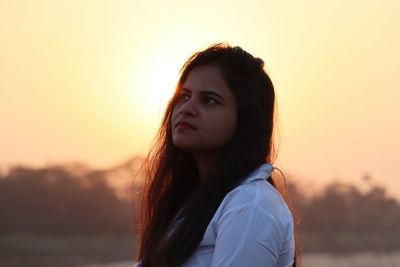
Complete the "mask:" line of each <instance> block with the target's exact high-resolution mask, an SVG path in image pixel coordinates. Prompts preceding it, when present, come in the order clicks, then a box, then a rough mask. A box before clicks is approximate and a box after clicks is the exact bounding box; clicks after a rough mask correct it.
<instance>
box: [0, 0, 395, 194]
mask: <svg viewBox="0 0 400 267" xmlns="http://www.w3.org/2000/svg"><path fill="white" fill-rule="evenodd" d="M399 14H400V2H399V1H395V0H392V1H391V0H384V1H378V0H374V1H364V0H357V1H317V0H315V1H310V0H302V1H289V0H284V1H266V0H264V1H253V0H248V1H204V0H203V1H177V0H169V1H119V0H114V1H100V0H96V1H95V0H92V1H88V0H82V1H69V0H68V1H67V0H57V1H54V0H38V1H19V0H17V1H6V0H3V1H1V0H0V125H1V130H0V167H2V168H4V169H5V168H6V167H8V166H11V165H13V164H28V165H33V166H42V165H45V164H52V163H62V162H71V161H79V162H85V163H88V164H89V165H90V166H93V167H110V166H113V165H114V164H118V163H121V162H123V161H124V160H126V159H128V158H130V157H131V156H133V155H144V154H145V152H146V151H147V149H148V148H149V144H150V143H151V140H152V138H153V136H154V134H155V131H156V129H157V126H158V124H159V121H160V119H161V115H162V111H163V108H164V107H165V103H166V102H167V101H168V97H169V96H170V93H171V91H172V89H173V87H174V84H175V82H176V80H177V78H178V71H179V69H180V67H181V65H182V63H183V62H184V60H185V59H186V58H187V57H188V56H189V55H190V54H191V53H192V52H195V51H197V50H199V49H203V48H205V47H207V46H208V45H210V44H212V43H215V42H228V43H230V44H232V45H239V46H242V47H243V48H244V49H245V50H247V51H249V52H250V53H252V54H253V55H255V56H258V57H261V58H262V59H263V60H264V61H265V63H266V70H267V72H268V73H269V74H270V76H271V78H272V80H273V82H274V85H275V89H276V94H277V101H278V114H279V133H280V145H279V158H278V161H277V162H276V164H275V165H276V166H277V167H279V168H280V169H281V170H283V171H284V172H285V173H288V174H290V175H292V176H294V177H295V179H297V180H299V181H300V182H302V183H305V184H308V186H310V187H311V188H312V186H316V185H322V184H325V183H327V182H330V181H332V180H334V179H337V180H340V181H350V182H354V183H358V184H360V183H361V182H362V181H363V180H362V177H363V176H364V175H365V174H369V175H370V176H371V177H372V180H373V181H374V182H375V183H377V184H380V185H383V186H385V187H387V188H388V190H389V193H390V194H392V195H395V196H397V197H400V156H399V154H400V138H399V137H400V107H399V104H400V71H399V70H400V16H399Z"/></svg>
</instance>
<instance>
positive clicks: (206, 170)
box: [193, 154, 217, 181]
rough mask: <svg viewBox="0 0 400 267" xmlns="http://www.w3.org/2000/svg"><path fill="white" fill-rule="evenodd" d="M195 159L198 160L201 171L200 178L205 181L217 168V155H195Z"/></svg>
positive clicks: (198, 167)
mask: <svg viewBox="0 0 400 267" xmlns="http://www.w3.org/2000/svg"><path fill="white" fill-rule="evenodd" d="M193 157H194V159H195V160H196V164H197V169H198V171H199V176H200V179H201V181H204V180H205V179H206V178H207V176H209V175H210V174H211V172H212V171H213V169H214V167H215V162H216V160H217V156H216V155H209V154H207V155H204V154H197V155H193Z"/></svg>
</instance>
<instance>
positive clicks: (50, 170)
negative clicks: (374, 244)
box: [0, 166, 400, 234]
mask: <svg viewBox="0 0 400 267" xmlns="http://www.w3.org/2000/svg"><path fill="white" fill-rule="evenodd" d="M288 190H289V195H290V197H291V202H292V207H293V208H294V209H293V213H294V215H295V218H296V221H297V222H298V223H300V228H301V229H302V231H304V232H306V233H307V232H315V233H329V232H352V233H355V232H357V233H362V232H397V233H399V232H400V203H399V202H398V201H397V200H395V199H393V198H390V197H388V196H387V194H386V190H385V188H383V187H380V186H377V185H373V186H371V187H370V189H369V190H368V191H367V192H361V190H360V189H359V188H357V187H356V186H354V185H344V184H340V183H337V182H333V183H331V184H329V185H327V186H325V187H324V189H323V190H322V191H321V192H320V193H319V194H316V195H314V196H308V195H306V194H305V193H304V192H302V191H301V189H300V188H299V187H298V186H296V184H294V183H289V184H288ZM127 191H128V192H134V191H135V190H127ZM136 191H140V189H136ZM139 195H140V194H139ZM138 204H139V199H138V198H136V197H132V198H131V197H127V198H121V197H119V196H118V195H117V194H116V191H115V190H114V188H113V187H112V186H110V183H109V179H107V177H106V175H105V172H101V171H93V170H92V171H88V172H85V173H80V174H79V173H77V172H73V171H71V170H70V169H69V168H67V167H65V166H49V167H45V168H28V167H24V166H15V167H13V168H11V169H10V170H9V171H8V172H7V173H5V174H2V175H0V234H7V233H50V234H99V233H110V234H126V233H128V232H131V231H133V229H134V228H133V224H134V219H135V218H134V214H135V213H134V210H136V211H137V210H138V208H139V205H138ZM133 207H134V208H135V209H133Z"/></svg>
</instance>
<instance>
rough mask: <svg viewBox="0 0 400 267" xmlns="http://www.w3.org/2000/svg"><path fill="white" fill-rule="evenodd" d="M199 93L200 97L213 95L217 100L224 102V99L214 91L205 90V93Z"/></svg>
mask: <svg viewBox="0 0 400 267" xmlns="http://www.w3.org/2000/svg"><path fill="white" fill-rule="evenodd" d="M199 93H200V94H202V95H213V96H216V97H217V98H219V99H221V100H224V98H223V97H222V96H221V95H220V94H218V93H217V92H215V91H210V90H206V91H200V92H199Z"/></svg>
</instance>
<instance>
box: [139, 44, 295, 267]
mask: <svg viewBox="0 0 400 267" xmlns="http://www.w3.org/2000/svg"><path fill="white" fill-rule="evenodd" d="M199 66H216V67H218V68H219V69H220V70H221V73H222V76H223V78H224V79H225V81H226V83H227V85H228V87H229V89H230V90H231V91H232V93H233V95H234V96H235V98H236V103H237V130H236V133H235V135H234V137H233V139H232V141H231V142H230V143H229V144H228V145H227V146H226V147H224V148H223V151H222V152H221V156H220V157H219V159H218V162H217V164H216V168H215V169H214V171H213V172H212V174H211V175H209V176H208V177H207V179H205V181H201V182H200V177H199V173H198V171H197V166H196V162H195V160H194V158H193V157H192V156H191V155H190V154H189V153H187V152H185V151H183V150H181V149H179V148H178V147H176V146H175V145H174V144H173V142H172V133H171V114H172V110H173V108H174V106H175V104H176V101H177V96H178V95H179V91H180V89H181V86H182V85H183V83H184V81H185V80H186V78H187V76H188V74H189V73H190V71H191V70H192V69H194V68H196V67H199ZM263 67H264V62H263V61H262V60H261V59H259V58H255V57H253V56H252V55H250V54H249V53H247V52H246V51H244V50H243V49H242V48H240V47H231V46H229V45H227V44H221V43H220V44H214V45H212V46H210V47H208V48H207V49H205V50H203V51H200V52H197V53H195V54H194V55H192V56H191V57H190V58H189V59H188V60H187V61H186V63H185V64H184V65H183V67H182V69H181V73H180V78H179V80H178V83H177V86H176V90H175V93H174V96H173V97H172V98H171V101H170V102H169V105H168V107H167V109H166V111H165V114H164V118H163V120H162V123H161V127H160V128H159V131H158V134H157V136H156V139H155V143H154V146H153V148H152V150H151V151H150V153H149V154H148V156H147V159H146V161H145V170H146V176H147V180H146V182H145V187H144V188H145V189H144V194H143V201H142V220H143V221H142V229H141V230H142V236H141V244H140V250H139V255H138V260H140V261H141V267H147V266H157V267H159V266H168V267H173V266H179V265H181V264H183V263H184V262H185V261H186V260H187V259H188V258H189V257H190V255H191V254H192V253H193V252H194V250H195V249H196V247H197V246H198V244H199V242H200V241H201V239H202V237H203V235H204V232H205V230H206V228H207V226H208V224H209V222H210V220H211V218H212V217H213V215H214V213H215V211H216V210H217V208H218V206H219V205H220V203H221V201H222V200H223V198H224V197H225V195H226V194H227V193H228V192H229V191H231V190H232V189H233V188H235V187H236V186H237V185H238V184H239V183H240V181H241V180H242V179H243V178H244V177H246V176H247V175H248V174H249V173H250V172H251V171H253V170H254V169H255V168H256V167H258V166H259V165H261V164H262V163H265V162H271V163H272V162H273V161H274V157H275V150H274V142H273V129H274V108H275V92H274V87H273V84H272V82H271V80H270V78H269V76H268V75H267V74H266V72H265V71H264V69H263ZM268 181H269V182H270V183H271V184H272V185H273V186H276V185H275V183H274V181H273V180H272V177H269V178H268ZM177 221H179V223H177ZM172 225H174V227H175V229H174V231H172V233H171V231H170V230H171V227H172ZM265 227H268V226H267V225H266V226H265ZM293 266H296V260H295V264H294V265H293Z"/></svg>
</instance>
